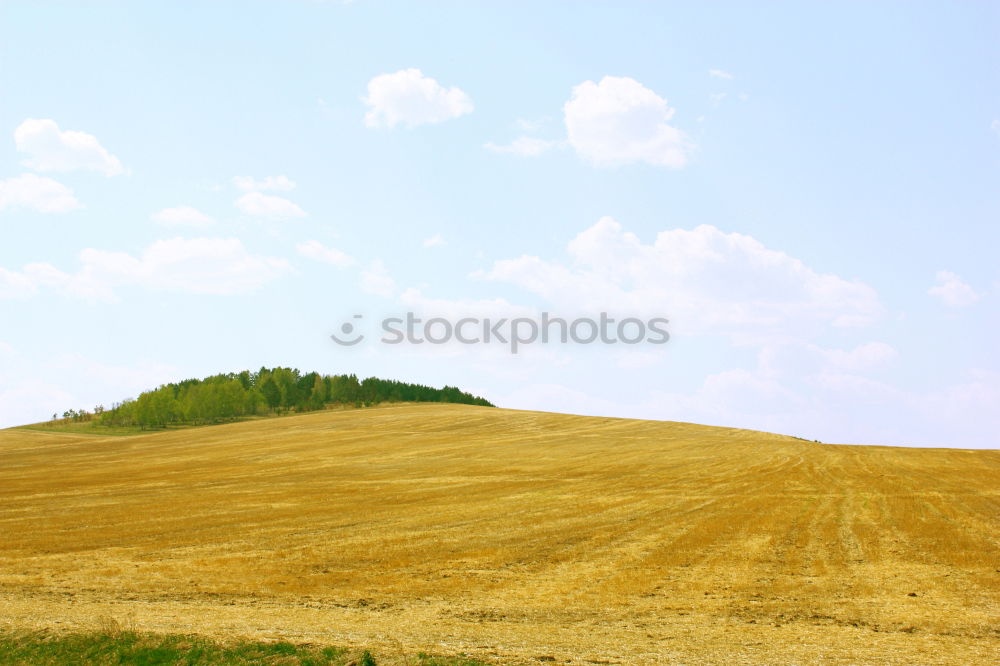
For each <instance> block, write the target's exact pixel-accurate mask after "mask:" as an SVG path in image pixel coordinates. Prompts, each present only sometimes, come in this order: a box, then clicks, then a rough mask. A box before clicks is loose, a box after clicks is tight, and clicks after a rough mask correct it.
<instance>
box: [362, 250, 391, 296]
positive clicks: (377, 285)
mask: <svg viewBox="0 0 1000 666" xmlns="http://www.w3.org/2000/svg"><path fill="white" fill-rule="evenodd" d="M361 289H362V291H365V292H367V293H369V294H375V295H376V296H384V297H385V298H389V297H391V296H392V295H393V294H394V293H395V291H396V281H395V280H393V279H392V276H391V275H389V271H388V270H387V269H386V267H385V264H383V263H382V261H381V260H379V259H376V260H375V261H373V262H371V263H370V264H369V265H368V268H366V269H365V270H364V271H362V273H361Z"/></svg>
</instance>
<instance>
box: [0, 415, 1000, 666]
mask: <svg viewBox="0 0 1000 666" xmlns="http://www.w3.org/2000/svg"><path fill="white" fill-rule="evenodd" d="M998 489H1000V452H997V451H969V450H957V449H956V450H947V449H903V448H888V447H858V446H836V445H828V444H818V443H814V442H806V441H803V440H799V439H796V438H791V437H785V436H780V435H773V434H768V433H762V432H754V431H747V430H736V429H730V428H717V427H709V426H699V425H693V424H685V423H671V422H657V421H638V420H629V419H611V418H595V417H582V416H571V415H564V414H550V413H541V412H525V411H514V410H506V409H498V408H486V407H480V406H473V405H457V404H408V405H392V406H383V407H379V408H373V409H358V410H346V411H335V410H327V411H316V412H310V413H304V414H299V415H294V416H289V417H287V418H280V419H262V420H254V421H246V422H236V423H230V424H223V425H217V426H214V427H210V428H189V429H185V430H167V431H160V432H151V433H145V434H138V435H133V436H118V437H102V436H95V435H87V434H75V433H55V432H53V433H47V432H40V431H35V430H4V431H0V523H2V524H3V533H4V538H3V539H0V592H2V594H0V617H2V618H3V619H2V620H0V628H3V626H6V627H7V628H15V629H42V628H44V629H48V630H55V631H66V630H80V629H84V630H86V629H94V628H96V626H97V622H98V618H101V617H109V618H116V619H117V620H118V621H120V622H129V623H131V624H133V625H134V626H135V627H136V628H138V629H142V630H148V631H153V632H161V633H186V632H192V633H199V634H204V635H207V636H210V637H231V636H242V637H248V638H252V639H261V638H275V639H277V638H282V639H288V640H298V641H308V642H312V643H316V644H320V645H323V644H339V645H350V646H372V647H373V649H377V650H381V653H382V654H386V653H388V654H415V653H416V652H418V651H421V650H424V651H428V652H436V653H440V654H459V653H465V654H469V655H472V656H475V657H477V658H479V659H482V660H484V661H489V662H495V663H538V659H539V658H545V659H546V660H547V659H548V658H549V657H551V658H552V659H553V660H555V661H557V662H564V663H569V662H570V661H572V663H586V662H588V661H589V662H591V663H627V664H641V663H664V662H665V661H667V660H670V659H674V660H677V661H681V662H684V663H689V664H690V663H787V662H790V661H794V662H800V663H801V662H813V661H831V662H834V661H845V662H852V663H858V662H879V663H900V664H902V663H915V662H919V663H928V662H934V663H955V664H969V663H986V662H988V661H989V660H991V659H993V658H995V655H996V654H997V653H998V651H1000V632H998V630H997V626H998V619H1000V614H998V608H1000V606H998V604H1000V584H998V575H1000V558H998V549H997V543H1000V492H998ZM4 623H5V625H4ZM379 663H383V662H381V661H380V662H379Z"/></svg>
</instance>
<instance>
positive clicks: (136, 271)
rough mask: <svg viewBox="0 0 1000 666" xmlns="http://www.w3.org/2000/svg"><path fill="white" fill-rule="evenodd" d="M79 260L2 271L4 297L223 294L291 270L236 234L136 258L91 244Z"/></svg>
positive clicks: (169, 243)
mask: <svg viewBox="0 0 1000 666" xmlns="http://www.w3.org/2000/svg"><path fill="white" fill-rule="evenodd" d="M80 264H81V267H80V269H79V270H78V271H77V272H75V273H66V272H63V271H61V270H59V269H58V268H56V267H55V266H52V265H51V264H47V263H33V264H28V265H26V266H24V267H23V268H22V269H21V270H20V271H8V270H5V269H0V297H5V298H18V297H28V296H31V295H33V294H34V293H36V292H37V291H38V290H39V289H40V288H50V289H54V290H56V291H58V292H60V293H63V294H66V295H68V296H71V297H76V298H81V299H83V300H86V301H113V300H115V299H116V289H117V288H118V287H122V286H138V287H144V288H148V289H153V290H157V291H169V292H187V293H195V294H216V295H222V294H232V293H240V292H247V291H253V290H255V289H257V288H259V287H261V286H262V285H263V284H265V283H267V282H269V281H271V280H274V279H276V278H278V277H280V276H281V275H283V274H284V273H286V272H287V271H288V270H289V269H290V266H289V265H288V263H287V262H286V261H285V260H283V259H274V258H271V257H264V256H258V255H254V254H251V253H250V252H249V251H247V249H246V247H245V246H244V245H243V243H242V242H241V241H240V240H238V239H236V238H193V239H184V238H172V239H168V240H158V241H156V242H154V243H152V244H151V245H149V246H148V247H146V248H145V249H144V250H143V251H142V253H141V254H139V255H138V256H132V255H131V254H128V253H125V252H108V251H105V250H95V249H92V248H87V249H85V250H83V251H81V252H80Z"/></svg>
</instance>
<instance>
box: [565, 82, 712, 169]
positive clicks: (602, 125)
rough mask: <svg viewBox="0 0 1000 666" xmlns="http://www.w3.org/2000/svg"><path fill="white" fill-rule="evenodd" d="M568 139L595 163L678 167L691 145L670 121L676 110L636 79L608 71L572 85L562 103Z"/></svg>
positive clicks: (583, 155)
mask: <svg viewBox="0 0 1000 666" xmlns="http://www.w3.org/2000/svg"><path fill="white" fill-rule="evenodd" d="M563 111H564V115H565V121H566V131H567V134H568V137H569V143H570V145H571V146H573V148H574V149H575V150H576V152H577V154H578V155H579V156H580V157H581V158H583V159H584V160H586V161H588V162H590V163H592V164H594V165H596V166H616V165H621V164H629V163H632V162H646V163H648V164H653V165H656V166H667V167H673V168H679V167H682V166H684V165H685V164H687V161H688V154H689V153H690V152H691V150H692V145H691V143H690V142H689V140H688V139H687V137H686V136H685V135H684V133H683V132H681V131H680V130H679V129H677V128H676V127H673V126H672V125H670V124H669V121H670V119H671V118H672V117H673V115H674V109H672V108H670V107H669V106H667V100H665V99H663V98H662V97H660V96H659V95H657V94H656V93H655V92H653V91H652V90H650V89H649V88H646V87H645V86H643V85H642V84H641V83H639V82H638V81H636V80H635V79H631V78H627V77H615V76H605V77H604V78H603V79H601V82H600V83H594V82H593V81H584V82H583V83H581V84H580V85H578V86H576V87H575V88H573V95H572V97H571V98H570V100H569V101H568V102H566V104H565V106H564V107H563Z"/></svg>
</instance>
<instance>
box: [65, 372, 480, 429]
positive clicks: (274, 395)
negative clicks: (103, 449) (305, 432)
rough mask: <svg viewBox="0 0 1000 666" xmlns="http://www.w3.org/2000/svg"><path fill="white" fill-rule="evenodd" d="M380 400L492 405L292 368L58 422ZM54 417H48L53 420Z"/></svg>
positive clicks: (197, 419) (154, 394)
mask: <svg viewBox="0 0 1000 666" xmlns="http://www.w3.org/2000/svg"><path fill="white" fill-rule="evenodd" d="M382 402H452V403H461V404H466V405H481V406H484V407H494V406H495V405H493V404H492V403H490V402H489V401H488V400H486V399H484V398H480V397H478V396H474V395H472V394H470V393H466V392H464V391H460V390H459V389H457V388H455V387H454V386H445V387H444V388H440V389H437V388H432V387H430V386H424V385H422V384H411V383H408V382H400V381H395V380H391V379H379V378H378V377H368V378H367V379H363V380H360V381H359V380H358V378H357V376H356V375H353V374H351V375H320V374H319V373H316V372H310V373H308V374H302V373H301V372H299V370H297V369H295V368H280V367H279V368H261V369H260V370H258V371H257V372H250V371H249V370H244V371H243V372H240V373H227V374H220V375H213V376H211V377H205V378H204V379H186V380H184V381H182V382H176V383H171V384H164V385H162V386H160V387H159V388H157V389H155V390H152V391H146V392H144V393H141V394H139V397H138V398H135V399H131V398H130V399H127V400H124V401H122V402H120V403H115V404H114V405H112V406H111V407H110V408H107V409H105V408H104V407H103V406H99V407H96V408H95V409H94V412H93V413H90V412H87V411H86V410H80V411H76V410H69V411H67V412H65V413H64V414H63V418H64V419H67V420H68V419H72V420H73V421H93V422H95V423H97V424H98V425H104V426H138V427H140V428H163V427H166V426H168V425H180V424H185V425H196V424H207V423H219V422H221V421H230V420H235V419H239V418H243V417H247V416H255V415H266V414H273V413H281V412H292V411H294V412H306V411H312V410H318V409H325V408H326V407H327V406H328V405H354V406H356V407H361V406H369V405H374V404H378V403H382ZM55 418H56V415H55V414H53V419H55Z"/></svg>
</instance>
